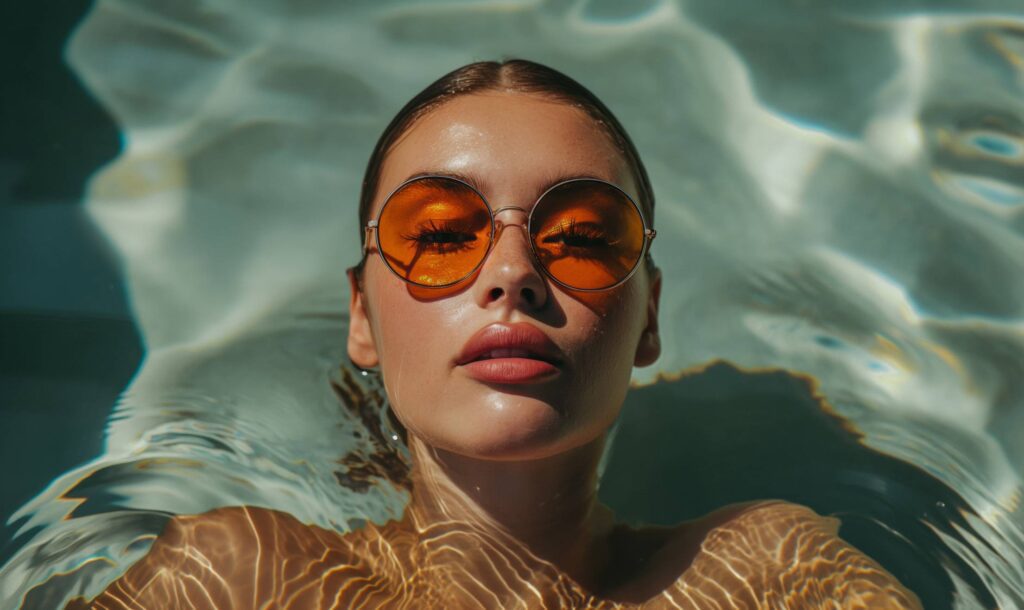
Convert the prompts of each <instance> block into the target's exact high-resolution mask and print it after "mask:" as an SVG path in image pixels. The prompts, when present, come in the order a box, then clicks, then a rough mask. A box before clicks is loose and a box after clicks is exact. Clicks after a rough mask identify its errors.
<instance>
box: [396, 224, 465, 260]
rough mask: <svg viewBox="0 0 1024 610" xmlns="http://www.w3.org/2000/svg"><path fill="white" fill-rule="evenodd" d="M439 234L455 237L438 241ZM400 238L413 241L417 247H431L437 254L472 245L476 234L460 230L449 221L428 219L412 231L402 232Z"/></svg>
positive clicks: (456, 250)
mask: <svg viewBox="0 0 1024 610" xmlns="http://www.w3.org/2000/svg"><path fill="white" fill-rule="evenodd" d="M439 236H452V237H455V238H456V239H455V240H451V241H440V240H438V237H439ZM402 239H405V240H407V241H410V242H414V243H415V244H416V245H417V247H418V248H425V249H431V250H433V251H435V252H437V253H438V254H447V253H450V252H458V251H461V250H465V249H467V248H470V247H472V246H471V242H474V241H476V235H474V234H473V233H467V232H466V231H462V230H460V229H459V227H458V226H456V225H455V224H454V223H452V222H450V221H435V220H428V221H427V222H426V223H425V224H424V225H422V226H420V227H418V228H417V229H416V231H415V232H414V233H406V234H403V235H402Z"/></svg>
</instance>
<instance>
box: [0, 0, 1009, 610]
mask: <svg viewBox="0 0 1024 610" xmlns="http://www.w3.org/2000/svg"><path fill="white" fill-rule="evenodd" d="M629 6H630V9H629V10H626V9H625V6H624V3H614V2H591V3H587V2H547V3H541V2H515V1H511V2H486V1H480V2H449V3H443V4H442V3H374V4H371V3H360V2H347V3H328V2H315V1H310V2H301V3H294V2H292V3H284V2H271V1H263V2H259V3H247V4H242V3H233V2H226V1H220V2H213V1H211V2H205V3H174V4H169V3H158V2H132V3H128V2H120V1H114V0H101V1H100V2H97V3H96V5H95V7H94V8H93V10H92V11H91V12H90V13H89V15H88V16H87V18H86V19H85V20H84V21H83V22H82V24H81V25H80V27H79V28H78V29H77V30H76V32H75V33H74V35H73V36H72V37H71V38H70V40H69V41H68V44H67V47H66V59H67V61H68V63H69V65H70V66H71V67H72V69H73V70H74V72H75V74H76V75H77V76H78V77H79V78H81V79H82V81H83V82H84V84H85V86H86V87H87V88H88V89H89V91H90V92H91V93H92V94H93V95H94V96H95V97H96V99H97V100H98V101H99V102H100V103H101V104H102V105H103V107H104V108H105V109H106V110H107V111H108V112H110V113H111V114H112V116H113V117H114V118H115V120H116V121H117V122H118V124H119V126H120V129H121V131H122V136H123V139H124V149H123V151H122V152H121V154H120V155H119V156H118V157H117V158H116V159H115V161H114V162H112V163H111V164H109V165H108V166H106V167H104V168H103V169H102V170H100V171H99V172H97V173H96V174H95V175H94V176H93V178H92V180H91V183H90V186H89V189H88V197H87V201H86V202H85V204H84V210H85V213H86V214H87V216H88V218H89V220H90V222H92V223H94V224H95V226H96V227H97V228H98V230H99V231H100V232H101V234H102V235H103V236H104V237H105V238H106V239H108V240H109V243H110V244H111V245H112V248H113V250H114V252H115V254H116V255H117V257H118V258H119V260H120V262H121V263H122V264H123V267H124V287H125V290H126V291H127V294H128V298H129V302H130V306H131V311H132V314H133V315H134V318H135V321H136V323H137V325H138V328H139V331H140V333H141V335H142V339H143V341H144V344H145V348H146V352H145V359H144V362H143V365H142V367H141V369H140V370H139V372H138V374H137V375H136V376H135V378H134V379H133V380H132V382H131V383H130V384H129V386H128V387H127V388H126V390H125V392H124V394H123V395H122V397H121V399H120V400H119V401H118V403H117V405H116V406H115V408H114V410H113V412H112V413H111V415H110V418H109V422H108V426H107V430H106V436H105V440H104V447H103V451H102V454H101V455H100V456H99V457H97V458H96V459H95V460H93V461H91V462H89V463H86V464H83V465H82V466H80V467H78V468H76V469H74V470H72V471H70V472H69V473H67V474H66V475H64V476H62V477H59V478H57V479H56V480H54V481H53V482H52V483H51V484H50V485H49V486H48V487H47V488H46V489H45V490H43V491H42V492H41V493H40V494H39V495H38V496H37V497H36V498H35V499H34V500H32V501H31V502H30V503H28V504H27V505H26V506H25V507H24V508H23V509H21V511H20V512H19V513H17V514H15V515H14V518H15V519H16V520H18V521H17V523H18V527H19V528H20V529H21V531H23V532H25V535H24V536H23V537H22V539H21V540H22V542H21V548H20V550H19V551H18V552H17V553H16V554H15V555H14V557H13V558H12V559H11V560H10V561H9V563H8V564H7V565H6V566H5V567H4V568H3V571H2V572H0V600H2V601H0V606H3V607H8V606H17V605H18V603H20V600H22V599H23V597H24V595H25V594H26V592H27V591H28V590H29V589H30V588H31V587H33V586H35V585H37V584H39V583H44V582H45V583H47V584H46V585H45V588H46V590H47V591H48V593H47V595H50V596H52V597H49V598H48V599H51V600H57V599H63V598H64V597H66V596H68V595H70V594H72V593H86V594H89V593H93V592H96V591H97V590H98V589H100V588H102V586H103V585H104V583H105V582H107V581H109V580H110V579H111V578H113V577H115V576H116V575H117V574H119V573H120V572H121V571H122V570H123V569H124V568H125V567H126V566H127V565H130V563H131V562H132V561H134V560H135V559H136V558H138V557H139V556H140V555H141V554H142V553H143V552H144V551H145V548H146V544H147V542H146V541H147V536H149V535H151V534H153V533H155V532H157V531H159V529H160V526H161V524H162V522H163V519H164V518H166V515H167V514H171V513H198V512H202V511H205V510H207V509H210V508H213V507H216V506H221V505H234V504H254V505H260V506H269V507H273V508H279V509H282V510H286V511H288V512H291V513H293V514H295V515H296V516H298V517H299V518H301V519H304V520H307V521H310V522H316V523H319V524H323V525H328V526H333V527H336V528H338V529H346V528H348V527H351V526H355V525H356V524H358V523H359V522H360V520H361V519H364V518H371V519H375V520H378V521H379V520H383V519H386V518H388V517H390V516H395V515H397V514H399V513H400V512H401V509H402V506H403V504H404V501H405V495H404V492H403V491H401V490H400V489H399V488H397V487H395V486H393V485H391V484H389V483H388V482H387V481H381V482H380V483H379V484H378V485H374V486H372V487H370V488H369V489H367V490H363V491H358V492H357V491H353V490H352V489H350V488H348V487H345V486H344V485H339V475H338V473H339V471H340V472H341V474H342V475H344V474H345V472H344V468H343V467H340V466H339V464H338V463H337V461H338V459H339V458H340V457H341V456H344V455H346V454H348V453H350V452H352V451H361V452H364V453H370V452H372V451H374V449H375V448H374V447H373V445H372V443H371V441H370V440H369V438H368V437H367V436H366V435H362V437H361V438H359V437H356V436H355V435H354V433H355V432H357V431H359V430H360V429H361V427H362V426H363V424H362V422H361V421H360V420H359V419H358V418H356V417H354V416H353V415H352V414H351V413H350V412H349V411H348V410H346V409H343V408H339V404H338V399H337V397H336V396H335V394H334V393H333V392H332V390H331V386H330V381H331V380H332V379H338V377H339V375H340V373H339V372H338V367H339V365H341V364H342V363H344V362H346V358H345V357H344V352H343V347H344V339H343V338H344V332H345V323H346V319H345V316H344V315H343V312H344V311H345V308H346V302H347V301H346V298H347V295H346V293H345V290H346V283H345V279H344V274H343V271H344V268H345V267H346V266H347V265H348V264H350V263H351V262H353V261H355V260H356V259H357V257H358V241H357V240H358V232H357V229H356V226H355V225H356V218H355V213H354V206H355V202H356V198H357V193H358V189H359V181H360V178H361V173H362V169H363V167H364V164H365V159H366V157H367V156H368V154H369V151H370V149H371V148H372V145H373V143H374V141H375V139H376V137H377V135H378V134H379V132H380V130H381V129H382V128H383V125H384V124H385V123H386V121H387V120H388V119H389V118H390V117H391V115H392V114H393V113H394V112H395V111H396V110H397V109H398V108H399V107H400V106H401V104H402V103H403V102H404V101H405V100H406V99H407V98H408V97H409V96H410V95H412V94H413V93H414V92H416V91H418V90H419V89H420V88H421V87H422V86H424V85H425V84H427V83H428V82H430V81H431V80H433V78H435V77H436V76H438V75H440V74H442V73H444V72H446V71H448V70H449V69H451V68H453V67H455V66H458V65H461V64H463V63H466V62H468V61H472V60H474V59H482V58H500V57H505V56H523V57H526V58H529V59H535V60H538V61H542V62H544V63H548V64H550V65H552V66H554V67H556V68H558V69H561V70H563V71H565V72H567V73H569V74H571V75H572V76H573V77H575V78H577V79H578V80H580V81H581V82H583V83H584V84H586V85H587V86H588V87H590V88H591V89H593V90H594V91H595V93H597V94H598V96H600V97H601V98H602V99H604V100H605V101H606V102H607V103H608V105H609V106H610V107H611V108H612V109H613V110H614V111H615V112H616V114H617V115H618V116H619V118H620V119H621V120H622V122H623V123H624V124H625V126H626V127H627V129H628V130H629V132H630V133H631V135H632V136H633V138H634V140H635V142H636V144H637V146H638V148H639V149H640V151H641V153H642V154H643V156H644V159H645V162H646V163H647V166H648V169H649V171H650V173H651V177H652V181H653V183H654V187H655V191H656V193H657V196H658V205H657V214H656V226H657V228H658V231H659V237H658V240H657V242H656V243H655V247H654V257H655V260H656V261H657V262H658V264H659V265H660V266H661V267H662V269H663V272H664V273H665V276H666V278H667V281H666V286H665V288H664V293H663V295H662V299H663V304H662V314H661V315H662V332H663V340H664V343H665V353H664V354H663V356H662V358H661V359H660V360H659V361H658V363H657V364H656V365H655V366H654V367H651V368H649V369H642V370H638V371H637V372H636V377H635V380H636V382H637V384H638V385H642V386H645V387H644V388H642V389H640V390H638V391H637V392H635V393H634V394H633V396H632V397H631V398H630V403H629V404H628V405H627V409H626V413H625V415H624V417H623V422H622V424H621V426H620V429H619V433H618V439H617V441H616V444H615V446H614V448H613V450H612V453H611V455H609V459H608V463H607V477H606V479H605V481H604V482H603V487H602V493H603V494H604V495H605V497H606V498H607V499H608V500H609V501H610V502H612V503H613V504H614V505H615V506H616V508H617V509H618V510H619V511H620V513H621V514H623V515H625V516H628V517H630V518H632V519H635V520H642V521H650V522H656V521H664V522H671V521H674V520H678V519H681V518H685V517H686V516H690V515H691V514H699V513H700V512H702V511H703V510H706V509H708V508H709V507H711V506H714V505H717V503H719V502H724V501H733V500H737V499H744V498H746V497H767V496H777V497H787V498H790V499H793V500H797V501H801V502H804V503H806V504H809V505H811V506H812V507H815V508H816V509H817V510H819V511H821V512H829V513H835V514H838V515H839V516H840V517H842V518H843V519H844V531H843V534H844V535H846V536H848V537H850V538H851V539H854V540H855V542H856V543H857V544H858V545H860V546H862V548H865V550H868V551H869V552H871V553H872V554H873V555H874V556H877V557H879V559H880V560H883V562H884V563H886V565H887V567H889V568H890V569H891V570H893V572H894V573H896V574H897V575H898V576H900V577H901V578H903V579H904V580H905V581H906V582H907V583H908V584H910V585H911V586H912V587H914V588H915V589H916V590H917V591H918V593H919V594H920V595H922V597H923V598H925V599H926V600H927V601H930V602H932V603H929V604H928V606H929V607H956V608H975V607H996V606H998V607H1003V608H1015V607H1022V606H1024V535H1022V526H1024V514H1022V510H1024V509H1021V505H1020V493H1021V489H1020V485H1021V482H1020V477H1021V473H1022V472H1024V442H1021V439H1024V415H1022V414H1024V404H1022V403H1024V279H1022V278H1024V238H1022V234H1024V7H1020V6H1019V2H1004V3H997V2H992V3H984V4H983V3H977V2H975V3H966V2H963V3H955V2H947V3H938V2H934V3H909V2H908V3H900V2H886V3H881V2H875V3H866V2H865V3H859V4H857V5H856V6H853V5H850V6H846V5H844V4H840V3H814V4H811V3H802V2H788V3H783V2H764V1H758V2H754V1H753V0H751V1H750V2H732V3H728V4H726V3H718V2H711V1H705V2H697V1H695V2H688V3H669V2H646V3H635V4H633V3H631V4H630V5H629ZM715 361H725V362H728V363H731V365H732V366H735V367H739V371H738V370H737V369H736V368H732V366H727V365H719V366H716V367H712V368H711V369H710V370H709V371H706V372H704V373H699V374H694V375H693V376H691V377H688V378H684V379H682V380H680V381H671V380H673V379H676V378H677V377H678V375H679V374H680V373H681V372H684V371H691V372H692V371H696V370H698V369H700V368H702V367H704V366H706V365H708V364H709V363H712V362H715ZM740 371H744V372H740ZM758 371H768V372H766V373H763V374H761V373H757V372H758ZM770 371H788V372H790V373H792V374H794V375H798V376H799V377H792V376H788V375H785V374H783V373H770ZM659 379H660V381H659ZM652 384H653V385H652ZM817 398H820V399H822V400H823V401H824V403H825V404H822V403H820V402H819V401H818V400H817ZM723 431H724V432H723ZM652 448H656V449H655V450H652ZM637 473H641V474H637ZM641 475H642V476H641ZM343 478H344V477H342V479H343ZM627 479H631V480H633V481H634V482H636V481H638V480H642V481H643V484H642V485H640V487H639V489H641V490H642V491H641V492H632V493H631V492H630V491H628V490H627V489H625V486H624V483H623V481H625V480H627ZM915 585H916V587H915Z"/></svg>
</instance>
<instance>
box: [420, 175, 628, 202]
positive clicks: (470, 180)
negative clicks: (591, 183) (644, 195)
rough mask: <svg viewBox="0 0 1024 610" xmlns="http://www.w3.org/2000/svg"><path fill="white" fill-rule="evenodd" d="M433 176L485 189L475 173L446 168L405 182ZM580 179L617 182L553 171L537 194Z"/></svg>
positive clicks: (480, 189)
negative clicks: (450, 170) (447, 169)
mask: <svg viewBox="0 0 1024 610" xmlns="http://www.w3.org/2000/svg"><path fill="white" fill-rule="evenodd" d="M431 176H440V177H442V178H453V179H455V180H460V181H462V182H465V183H466V184H468V185H469V186H471V187H473V188H474V189H476V190H477V191H478V192H480V193H481V194H483V189H482V188H481V187H480V183H481V182H482V180H478V179H477V177H476V176H475V175H473V174H462V173H459V172H449V171H444V170H438V171H429V172H417V173H415V174H413V175H411V176H409V177H408V178H406V179H405V181H404V182H410V181H412V180H417V179H419V178H429V177H431ZM579 179H587V180H600V181H602V182H610V183H611V184H615V182H614V181H611V180H608V179H606V178H601V177H599V176H593V175H590V174H574V173H571V172H562V173H557V172H552V173H551V175H549V176H548V177H547V179H546V180H545V181H544V186H543V187H541V189H540V191H539V192H538V193H537V196H538V197H539V196H540V195H541V194H543V193H546V192H547V191H548V189H550V188H551V187H553V186H555V185H556V184H559V183H561V182H565V181H567V180H579Z"/></svg>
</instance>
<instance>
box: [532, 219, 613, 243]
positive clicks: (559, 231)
mask: <svg viewBox="0 0 1024 610" xmlns="http://www.w3.org/2000/svg"><path fill="white" fill-rule="evenodd" d="M574 239H576V240H586V241H587V242H589V243H584V244H572V243H568V241H569V240H574ZM543 241H544V243H561V244H562V245H564V246H565V247H567V248H592V247H602V246H607V245H609V244H608V240H607V236H606V235H605V233H604V231H601V230H599V229H595V228H594V227H590V226H586V225H578V224H576V219H575V218H570V219H569V221H568V223H566V222H564V221H563V222H561V223H559V224H558V226H557V227H555V228H553V229H551V230H550V231H549V232H548V234H547V235H546V236H545V237H544V240H543Z"/></svg>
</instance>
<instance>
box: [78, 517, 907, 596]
mask: <svg viewBox="0 0 1024 610" xmlns="http://www.w3.org/2000/svg"><path fill="white" fill-rule="evenodd" d="M422 519H423V515H420V514H418V512H417V511H409V512H407V514H406V516H405V518H404V519H403V520H402V521H392V522H389V523H387V524H385V525H384V526H380V527H378V526H376V525H373V524H370V525H368V526H367V527H366V528H364V529H362V530H359V531H356V532H351V533H349V534H347V535H341V534H338V533H337V532H334V531H329V530H325V529H322V528H319V527H315V526H309V525H305V524H302V523H300V522H299V521H298V520H296V519H295V518H294V517H292V516H290V515H287V514H285V513H281V512H277V511H272V510H267V509H259V508H245V507H238V508H225V509H218V510H215V511H213V512H210V513H206V514H204V515H199V516H193V517H179V518H175V519H173V520H172V521H171V522H170V523H169V524H168V526H167V528H166V530H165V531H164V533H163V535H161V536H160V538H159V539H158V540H157V542H156V543H155V545H154V547H153V549H152V551H151V552H150V554H149V555H148V556H147V557H146V558H145V559H144V560H143V561H141V562H139V563H137V564H136V565H135V566H133V567H132V568H131V570H129V571H128V573H127V574H125V576H124V577H122V578H121V579H120V580H118V581H117V582H115V583H114V584H113V585H111V586H110V587H109V588H108V589H107V591H106V592H104V593H103V594H102V595H100V596H99V597H98V598H97V599H95V600H94V601H93V602H92V603H91V604H88V605H85V604H82V603H81V602H79V603H78V604H74V605H72V606H71V607H72V608H76V607H79V608H80V607H83V606H84V607H88V608H93V609H96V610H100V609H103V610H106V609H133V610H141V609H156V608H160V609H166V610H173V609H176V608H183V609H184V608H188V609H190V610H205V609H209V610H214V609H217V610H227V609H231V610H247V609H250V608H251V609H256V608H261V609H269V608H281V609H285V608H291V609H296V610H300V609H301V610H312V609H323V610H327V609H328V608H332V609H336V610H340V609H348V608H410V609H433V608H438V609H441V608H487V609H490V608H524V609H526V608H530V609H541V608H550V609H555V608H579V609H583V608H591V609H598V608H601V609H613V608H644V609H651V610H654V609H661V608H675V609H693V610H697V609H741V608H742V609H754V608H780V609H781V608H788V609H793V610H795V609H798V608H865V609H868V608H871V609H885V608H919V607H920V605H919V602H918V601H917V598H916V597H915V596H914V595H913V594H912V593H910V592H909V591H907V590H906V589H905V588H903V587H902V586H901V585H900V584H899V583H898V582H896V581H895V579H893V578H892V577H891V576H890V575H889V574H888V573H887V572H885V570H883V569H882V568H881V567H880V566H879V565H878V564H877V563H875V562H874V561H872V560H871V559H869V558H868V557H866V556H865V555H863V554H862V553H860V552H859V551H857V550H856V549H855V548H853V547H851V546H850V545H848V544H846V543H845V542H843V541H842V540H841V539H840V538H839V537H838V536H837V535H836V530H837V529H838V521H837V520H835V519H832V518H827V517H821V516H819V515H817V514H815V513H814V512H813V511H811V510H810V509H807V508H804V507H802V506H798V505H795V504H789V503H784V502H760V503H754V504H748V505H743V506H734V507H729V508H725V509H722V510H720V511H717V512H715V513H713V514H711V515H709V516H707V517H705V518H703V519H701V520H699V521H695V522H691V523H686V524H683V525H681V526H679V527H677V528H649V529H644V530H633V529H631V528H628V527H626V526H621V525H619V526H614V527H613V529H612V531H611V533H610V535H609V536H608V541H609V548H608V554H607V559H606V561H605V569H604V572H605V574H604V577H603V578H602V579H601V580H602V581H604V584H603V588H604V589H605V590H598V591H590V590H588V589H587V588H584V587H583V586H581V585H580V584H579V583H577V582H576V581H575V580H573V579H572V578H570V577H568V576H567V575H566V574H564V573H563V572H561V571H560V570H559V569H558V568H557V567H555V566H554V565H552V564H551V563H549V562H546V561H544V560H542V559H540V558H538V557H536V556H535V555H533V554H532V553H530V551H529V550H528V549H526V548H524V547H523V546H522V545H521V544H520V543H518V541H516V540H515V538H513V537H510V536H508V535H504V534H502V533H501V532H499V531H484V530H482V529H480V528H478V527H474V524H471V523H466V522H459V521H447V522H445V521H440V522H439V521H436V520H433V519H428V520H426V521H423V520H422ZM599 584H600V583H599Z"/></svg>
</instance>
